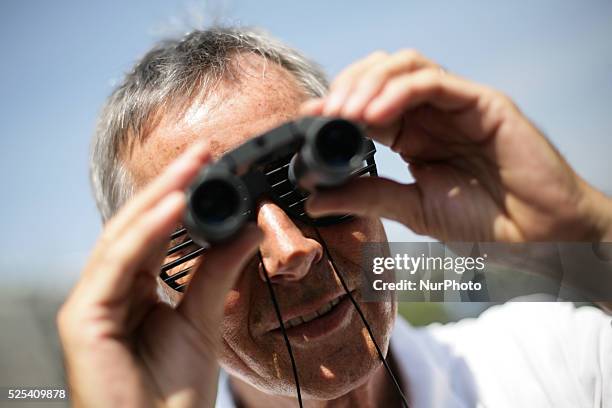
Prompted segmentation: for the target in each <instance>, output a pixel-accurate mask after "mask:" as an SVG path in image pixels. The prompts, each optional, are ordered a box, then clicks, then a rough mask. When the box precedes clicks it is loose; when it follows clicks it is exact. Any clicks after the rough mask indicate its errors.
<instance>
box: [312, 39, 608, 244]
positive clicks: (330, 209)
mask: <svg viewBox="0 0 612 408" xmlns="http://www.w3.org/2000/svg"><path fill="white" fill-rule="evenodd" d="M301 113H302V114H305V115H326V116H340V117H344V118H348V119H352V120H357V121H361V122H364V123H365V124H366V125H367V126H368V128H369V134H370V136H371V137H372V138H373V139H375V140H377V141H379V142H381V143H383V144H385V145H387V146H390V147H391V149H392V150H393V151H395V152H397V153H398V154H400V155H401V157H402V158H403V159H404V160H405V161H406V162H407V163H408V164H409V169H410V172H411V173H412V175H413V176H414V179H415V182H414V183H410V184H400V183H396V182H394V181H391V180H387V179H383V178H359V179H356V180H353V181H351V182H350V183H349V184H348V185H347V186H345V187H343V188H340V189H337V190H335V191H330V192H325V193H317V194H315V195H313V196H312V197H311V199H310V200H309V202H308V203H307V209H308V211H309V213H311V214H312V215H316V216H320V215H324V214H330V213H343V212H350V213H354V214H358V215H368V216H378V217H385V218H390V219H393V220H396V221H399V222H401V223H403V224H405V225H406V226H408V227H409V228H411V229H412V230H414V231H415V232H417V233H419V234H424V235H430V236H432V237H435V238H437V239H440V240H442V241H510V242H520V241H537V240H542V241H547V240H597V241H599V240H602V239H604V237H605V236H606V234H609V235H608V237H609V238H612V233H611V231H612V215H611V214H610V213H611V210H610V209H611V208H612V204H611V203H610V200H609V199H608V198H606V197H605V196H603V195H602V194H601V193H599V192H597V191H596V190H594V189H593V188H592V187H590V186H589V185H588V184H587V183H586V182H584V181H583V180H581V179H580V177H578V175H577V174H576V173H575V172H574V171H573V170H572V169H571V168H570V166H569V165H568V164H567V163H566V162H565V160H564V159H563V158H562V157H561V155H560V154H559V153H558V152H557V151H556V150H555V148H554V147H553V146H552V145H551V144H550V143H549V142H548V141H547V140H546V138H545V137H544V136H543V135H542V133H541V132H540V131H539V130H538V129H537V128H536V127H535V126H534V125H533V124H532V123H530V122H529V120H528V119H527V118H526V117H525V116H524V115H523V114H522V113H521V112H520V111H519V110H518V109H517V107H516V106H515V105H514V104H513V103H512V102H511V101H510V99H509V98H508V97H506V96H505V95H503V94H502V93H500V92H498V91H495V90H493V89H491V88H488V87H486V86H483V85H479V84H475V83H472V82H470V81H467V80H465V79H462V78H460V77H458V76H456V75H453V74H450V73H447V72H445V71H444V70H443V69H442V68H441V67H439V66H438V65H436V64H435V63H433V62H432V61H430V60H428V59H426V58H425V57H423V56H421V55H420V54H418V53H416V52H414V51H400V52H397V53H395V54H392V55H388V54H386V53H382V52H378V53H374V54H372V55H370V56H369V57H367V58H365V59H364V60H362V61H359V62H357V63H355V64H353V65H352V66H350V67H348V68H347V69H346V70H344V71H343V72H342V73H341V74H340V75H339V76H338V77H337V79H336V80H335V81H334V82H333V84H332V86H331V90H330V93H329V95H328V96H326V97H325V98H322V99H316V100H311V101H308V102H307V103H305V104H304V105H303V106H302V112H301Z"/></svg>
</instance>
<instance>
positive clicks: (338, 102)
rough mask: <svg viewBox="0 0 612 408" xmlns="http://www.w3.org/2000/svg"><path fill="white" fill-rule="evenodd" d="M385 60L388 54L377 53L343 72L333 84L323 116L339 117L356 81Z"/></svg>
mask: <svg viewBox="0 0 612 408" xmlns="http://www.w3.org/2000/svg"><path fill="white" fill-rule="evenodd" d="M385 58H387V53H386V52H383V51H377V52H374V53H372V54H370V55H369V56H367V57H366V58H364V59H362V60H360V61H357V62H356V63H354V64H352V65H350V66H349V67H348V68H346V69H345V70H344V71H342V72H341V73H340V75H338V77H337V78H336V79H335V80H334V82H332V84H331V87H330V93H329V96H328V97H327V98H326V101H325V107H324V109H323V115H325V116H338V115H339V114H340V110H341V108H342V105H343V104H344V101H345V100H346V98H347V97H348V95H349V94H350V92H351V89H352V87H353V85H354V83H355V81H356V80H357V78H359V76H360V75H361V73H362V72H364V71H366V70H367V69H368V68H369V67H370V66H372V65H373V64H376V63H378V62H379V61H381V60H383V59H385Z"/></svg>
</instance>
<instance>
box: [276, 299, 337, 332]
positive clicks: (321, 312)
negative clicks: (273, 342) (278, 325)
mask: <svg viewBox="0 0 612 408" xmlns="http://www.w3.org/2000/svg"><path fill="white" fill-rule="evenodd" d="M345 297H346V295H341V296H338V297H337V298H335V299H333V300H332V301H330V302H328V303H326V304H325V305H323V306H321V307H320V308H319V309H318V310H315V311H314V312H312V313H310V314H307V315H304V316H298V317H295V318H293V319H289V320H287V321H286V322H283V323H284V325H285V329H290V328H292V327H297V326H300V325H302V324H304V323H308V322H310V321H312V320H314V319H316V318H317V317H321V316H325V315H326V314H328V313H330V312H331V311H332V310H333V309H334V308H335V307H336V305H337V304H338V303H340V302H341V301H342V300H344V298H345Z"/></svg>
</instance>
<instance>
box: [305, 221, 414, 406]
mask: <svg viewBox="0 0 612 408" xmlns="http://www.w3.org/2000/svg"><path fill="white" fill-rule="evenodd" d="M314 230H315V231H316V233H317V237H318V239H319V242H321V243H322V244H323V250H324V251H325V255H326V256H327V258H328V259H329V262H331V265H332V267H333V269H334V273H335V274H336V276H337V277H338V279H339V280H340V283H341V284H342V287H343V288H344V291H345V292H346V294H347V295H348V297H349V299H351V303H353V306H354V307H355V310H357V313H358V314H359V317H361V320H362V321H363V324H364V325H365V327H366V329H367V330H368V334H369V335H370V339H372V342H373V343H374V347H376V352H377V353H378V357H379V358H380V360H381V361H382V363H383V365H384V366H385V370H387V374H388V375H389V377H390V378H391V380H392V381H393V384H394V385H395V389H396V390H397V392H398V394H399V396H400V397H401V399H402V404H403V405H404V407H406V408H410V405H409V404H408V401H407V400H406V396H405V395H404V393H403V392H402V387H400V385H399V383H398V381H397V378H395V375H393V371H392V370H391V367H389V364H388V363H387V360H386V359H385V357H384V356H383V353H382V351H381V350H380V347H379V346H378V343H377V342H376V339H375V338H374V334H373V333H372V329H371V328H370V325H369V323H368V321H367V320H366V318H365V315H364V314H363V312H362V311H361V308H360V307H359V305H358V304H357V301H356V300H355V298H353V295H351V292H350V291H349V289H348V286H347V285H346V282H345V281H344V278H343V277H342V275H341V274H340V271H339V270H338V268H337V267H336V262H335V261H334V258H333V257H332V256H331V253H330V252H329V249H328V248H327V243H326V242H325V240H324V239H323V237H322V236H321V233H320V232H319V229H318V228H316V227H315V229H314Z"/></svg>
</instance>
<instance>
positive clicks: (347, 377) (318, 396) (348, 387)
mask: <svg viewBox="0 0 612 408" xmlns="http://www.w3.org/2000/svg"><path fill="white" fill-rule="evenodd" d="M349 364H350V366H349ZM381 366H382V362H381V361H380V360H379V358H378V356H376V357H375V358H370V357H369V356H368V358H367V359H364V360H362V361H359V362H356V361H355V358H353V359H352V360H349V361H346V362H345V363H344V367H343V368H342V369H337V370H335V371H336V372H335V375H334V377H333V378H326V377H325V376H323V377H322V376H321V375H318V376H315V378H308V379H304V380H306V381H304V380H303V379H302V376H300V388H301V392H302V396H303V398H304V399H310V400H323V401H330V400H335V399H338V398H341V397H342V396H344V395H346V394H348V393H349V392H351V391H353V390H355V389H356V388H359V387H360V386H362V385H363V384H365V383H366V382H367V381H368V380H369V379H370V378H371V377H372V376H373V375H374V373H376V371H377V370H378V369H379V368H380V367H381ZM317 371H320V370H317ZM319 374H320V373H319ZM308 380H310V381H308ZM293 395H294V396H295V388H294V394H293Z"/></svg>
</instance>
